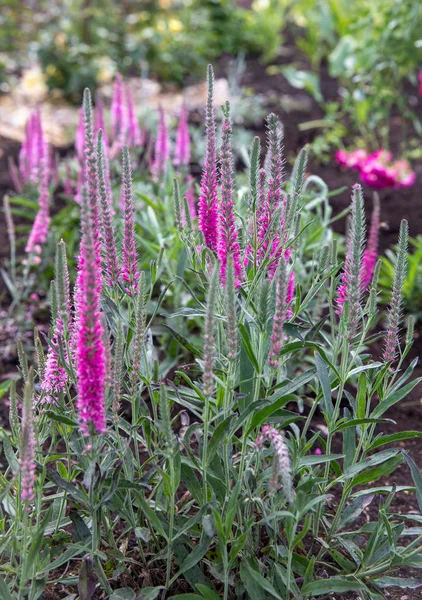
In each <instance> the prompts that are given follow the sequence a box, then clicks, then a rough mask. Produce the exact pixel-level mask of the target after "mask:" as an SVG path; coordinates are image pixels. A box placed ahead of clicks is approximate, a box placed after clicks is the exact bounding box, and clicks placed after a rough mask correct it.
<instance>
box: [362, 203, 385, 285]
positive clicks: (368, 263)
mask: <svg viewBox="0 0 422 600" xmlns="http://www.w3.org/2000/svg"><path fill="white" fill-rule="evenodd" d="M380 212H381V206H380V200H379V197H378V194H374V206H373V209H372V217H371V226H370V229H369V236H368V243H367V246H366V249H365V252H364V254H363V259H362V267H361V286H362V291H365V290H366V289H367V288H368V286H369V284H370V283H371V280H372V276H373V274H374V269H375V265H376V262H377V256H378V238H379V228H380Z"/></svg>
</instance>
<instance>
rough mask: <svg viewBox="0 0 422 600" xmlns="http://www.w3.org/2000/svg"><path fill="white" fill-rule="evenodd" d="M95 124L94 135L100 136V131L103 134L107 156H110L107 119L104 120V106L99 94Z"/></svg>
mask: <svg viewBox="0 0 422 600" xmlns="http://www.w3.org/2000/svg"><path fill="white" fill-rule="evenodd" d="M94 115H95V123H94V134H95V136H97V135H98V132H99V130H100V129H101V131H102V132H103V144H104V148H105V150H106V154H108V149H109V140H108V135H107V130H106V127H105V118H104V104H103V101H102V100H101V98H100V95H99V94H98V93H97V94H96V96H95V111H94Z"/></svg>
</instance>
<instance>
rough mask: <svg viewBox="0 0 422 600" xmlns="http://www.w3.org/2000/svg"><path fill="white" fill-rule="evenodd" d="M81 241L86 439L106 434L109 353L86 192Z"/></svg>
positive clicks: (80, 376)
mask: <svg viewBox="0 0 422 600" xmlns="http://www.w3.org/2000/svg"><path fill="white" fill-rule="evenodd" d="M81 221H82V238H81V247H80V254H79V273H78V291H77V298H76V299H75V300H76V307H77V319H76V324H77V327H76V348H75V355H76V378H77V390H78V399H77V409H78V415H79V422H80V426H81V431H82V433H83V435H85V436H87V435H89V434H90V433H91V432H92V433H100V434H102V433H104V432H105V430H106V416H105V387H106V375H107V373H106V352H105V348H104V337H103V335H104V331H103V326H102V322H101V314H100V289H101V273H100V270H99V265H98V260H97V254H96V245H95V242H94V232H93V226H92V225H93V224H92V216H91V210H90V206H89V202H88V193H87V189H86V188H83V191H82V214H81Z"/></svg>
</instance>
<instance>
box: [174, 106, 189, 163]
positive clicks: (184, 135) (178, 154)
mask: <svg viewBox="0 0 422 600" xmlns="http://www.w3.org/2000/svg"><path fill="white" fill-rule="evenodd" d="M189 162H190V135H189V125H188V111H187V108H186V104H184V103H183V104H182V108H181V110H180V116H179V123H178V126H177V134H176V145H175V149H174V161H173V164H174V166H175V167H188V166H189Z"/></svg>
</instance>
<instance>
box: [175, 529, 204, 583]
mask: <svg viewBox="0 0 422 600" xmlns="http://www.w3.org/2000/svg"><path fill="white" fill-rule="evenodd" d="M210 543H211V538H209V537H208V536H207V535H206V534H204V535H203V536H202V539H201V541H200V542H199V544H198V545H197V546H195V548H194V549H193V550H192V552H191V553H190V554H188V555H187V557H186V558H185V559H184V561H183V562H182V564H181V565H180V569H179V571H178V572H177V573H176V575H174V576H173V578H172V580H171V583H174V582H175V581H176V580H177V579H178V578H179V577H180V576H181V575H183V573H185V571H189V569H191V568H192V567H193V566H195V565H197V564H198V563H199V561H200V560H201V559H202V558H203V557H204V556H205V553H206V552H207V550H208V548H209V545H210Z"/></svg>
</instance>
